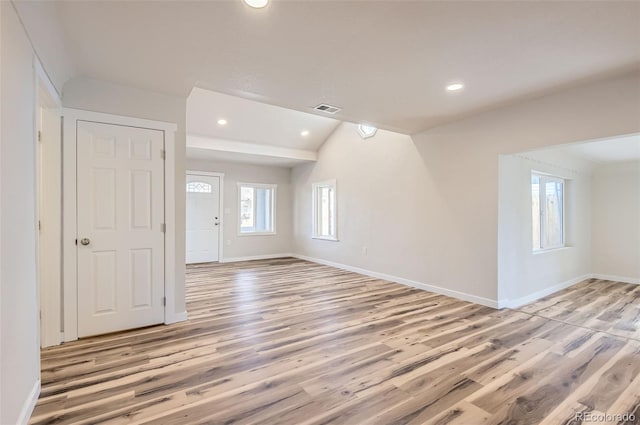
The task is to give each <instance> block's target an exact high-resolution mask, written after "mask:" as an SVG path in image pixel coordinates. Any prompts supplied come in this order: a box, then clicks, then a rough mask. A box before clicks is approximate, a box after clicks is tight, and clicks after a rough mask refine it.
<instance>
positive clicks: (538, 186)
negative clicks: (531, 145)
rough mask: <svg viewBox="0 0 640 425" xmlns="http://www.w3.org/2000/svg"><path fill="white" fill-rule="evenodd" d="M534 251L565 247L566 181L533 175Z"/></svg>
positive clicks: (543, 175) (542, 175)
mask: <svg viewBox="0 0 640 425" xmlns="http://www.w3.org/2000/svg"><path fill="white" fill-rule="evenodd" d="M531 217H532V229H533V235H532V236H533V250H534V251H539V250H545V249H554V248H561V247H563V246H564V180H563V179H561V178H559V177H554V176H549V175H545V174H537V173H532V174H531Z"/></svg>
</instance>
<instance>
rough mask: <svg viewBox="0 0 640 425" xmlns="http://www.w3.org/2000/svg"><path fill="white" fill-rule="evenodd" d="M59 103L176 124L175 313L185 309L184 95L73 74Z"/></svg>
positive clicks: (70, 106) (88, 109)
mask: <svg viewBox="0 0 640 425" xmlns="http://www.w3.org/2000/svg"><path fill="white" fill-rule="evenodd" d="M62 103H63V105H64V106H65V107H69V108H76V109H83V110H87V111H94V112H103V113H108V114H114V115H123V116H127V117H134V118H145V119H150V120H157V121H166V122H171V123H175V124H177V125H178V131H177V132H176V137H175V173H176V181H175V184H176V187H175V190H176V192H175V194H176V203H175V219H176V223H175V226H176V247H175V249H176V265H175V267H176V268H175V270H176V275H175V288H176V292H175V302H176V305H175V309H176V311H175V313H177V314H180V313H182V312H184V311H185V308H186V306H185V292H184V290H185V289H184V278H185V274H184V273H185V258H184V253H185V245H184V238H185V227H184V223H185V164H186V160H185V146H186V138H185V121H186V97H185V98H182V97H177V96H171V95H166V94H162V93H156V92H152V91H147V90H142V89H139V88H133V87H126V86H122V85H119V84H115V83H111V82H106V81H100V80H94V79H87V78H74V79H72V80H70V81H68V82H67V83H66V84H65V86H64V89H63V97H62Z"/></svg>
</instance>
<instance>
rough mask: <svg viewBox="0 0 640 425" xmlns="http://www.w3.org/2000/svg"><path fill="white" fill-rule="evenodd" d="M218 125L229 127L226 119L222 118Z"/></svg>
mask: <svg viewBox="0 0 640 425" xmlns="http://www.w3.org/2000/svg"><path fill="white" fill-rule="evenodd" d="M218 125H227V120H225V119H224V118H220V119H219V120H218Z"/></svg>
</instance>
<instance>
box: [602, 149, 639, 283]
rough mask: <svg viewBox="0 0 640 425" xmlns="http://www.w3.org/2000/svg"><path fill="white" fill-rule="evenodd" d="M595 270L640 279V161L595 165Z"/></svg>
mask: <svg viewBox="0 0 640 425" xmlns="http://www.w3.org/2000/svg"><path fill="white" fill-rule="evenodd" d="M592 209H593V221H592V232H593V233H592V234H593V273H594V274H596V275H602V276H607V277H609V278H616V279H617V280H625V281H631V282H636V283H640V161H632V162H624V163H612V164H602V165H600V166H598V167H596V168H595V169H594V173H593V196H592Z"/></svg>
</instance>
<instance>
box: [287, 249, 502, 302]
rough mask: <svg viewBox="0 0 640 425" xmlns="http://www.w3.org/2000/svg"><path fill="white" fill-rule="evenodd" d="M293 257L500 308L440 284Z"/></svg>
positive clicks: (308, 258)
mask: <svg viewBox="0 0 640 425" xmlns="http://www.w3.org/2000/svg"><path fill="white" fill-rule="evenodd" d="M292 257H294V258H299V259H301V260H306V261H311V262H313V263H318V264H324V265H325V266H331V267H335V268H337V269H342V270H347V271H350V272H354V273H358V274H362V275H365V276H370V277H375V278H377V279H383V280H388V281H390V282H395V283H399V284H401V285H405V286H411V287H412V288H416V289H422V290H424V291H429V292H433V293H435V294H440V295H446V296H448V297H453V298H457V299H459V300H463V301H469V302H472V303H476V304H480V305H484V306H487V307H491V308H498V302H497V301H496V300H491V299H489V298H484V297H479V296H477V295H472V294H467V293H465V292H460V291H455V290H453V289H447V288H442V287H440V286H435V285H429V284H427V283H422V282H416V281H414V280H410V279H405V278H402V277H398V276H392V275H389V274H386V273H378V272H373V271H371V270H366V269H361V268H359V267H353V266H349V265H346V264H341V263H335V262H333V261H327V260H322V259H320V258H313V257H307V256H305V255H299V254H293V255H292Z"/></svg>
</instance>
